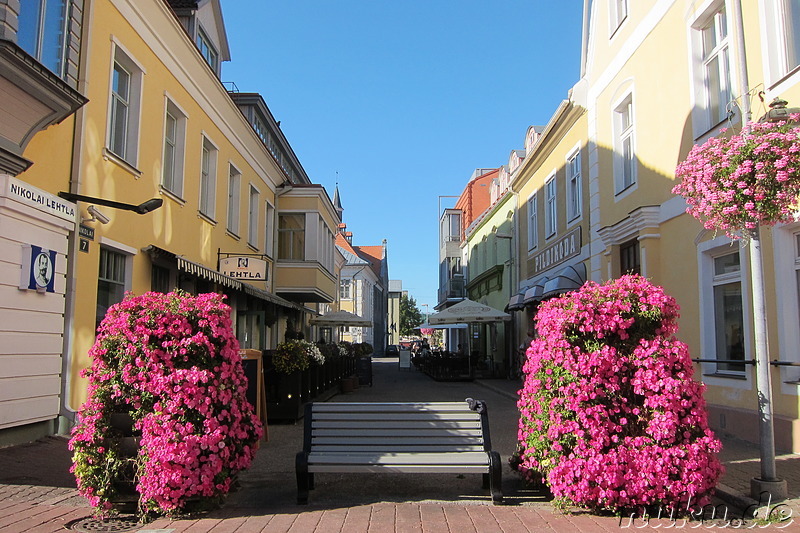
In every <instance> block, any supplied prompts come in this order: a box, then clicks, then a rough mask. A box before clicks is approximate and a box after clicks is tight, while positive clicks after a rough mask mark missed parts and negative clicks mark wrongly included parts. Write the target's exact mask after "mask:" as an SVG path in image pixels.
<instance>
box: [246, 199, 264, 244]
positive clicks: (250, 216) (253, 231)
mask: <svg viewBox="0 0 800 533" xmlns="http://www.w3.org/2000/svg"><path fill="white" fill-rule="evenodd" d="M249 198H250V201H249V203H248V206H247V243H248V244H249V245H250V246H252V247H253V248H258V205H259V204H260V203H261V200H260V198H259V193H258V189H256V188H255V187H253V185H252V184H250V195H249Z"/></svg>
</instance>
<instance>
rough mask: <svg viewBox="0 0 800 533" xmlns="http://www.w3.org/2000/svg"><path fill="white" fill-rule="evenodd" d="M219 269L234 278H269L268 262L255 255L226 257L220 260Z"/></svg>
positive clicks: (255, 279) (258, 279)
mask: <svg viewBox="0 0 800 533" xmlns="http://www.w3.org/2000/svg"><path fill="white" fill-rule="evenodd" d="M219 271H220V273H221V274H225V275H226V276H229V277H231V278H234V279H243V280H248V281H266V280H267V262H266V261H265V260H263V259H257V258H255V257H236V256H234V257H226V258H224V259H220V261H219Z"/></svg>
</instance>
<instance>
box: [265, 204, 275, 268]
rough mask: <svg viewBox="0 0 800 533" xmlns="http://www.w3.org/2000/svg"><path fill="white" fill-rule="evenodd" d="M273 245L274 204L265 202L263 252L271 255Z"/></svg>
mask: <svg viewBox="0 0 800 533" xmlns="http://www.w3.org/2000/svg"><path fill="white" fill-rule="evenodd" d="M274 246H275V206H273V205H272V204H271V203H269V202H267V203H266V207H265V209H264V253H265V254H267V255H268V256H269V257H272V254H273V247H274Z"/></svg>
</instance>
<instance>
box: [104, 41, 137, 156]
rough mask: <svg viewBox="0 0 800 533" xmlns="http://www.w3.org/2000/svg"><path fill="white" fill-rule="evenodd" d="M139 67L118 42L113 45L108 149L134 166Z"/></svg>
mask: <svg viewBox="0 0 800 533" xmlns="http://www.w3.org/2000/svg"><path fill="white" fill-rule="evenodd" d="M141 87H142V70H141V69H140V68H139V67H138V66H137V64H136V63H135V62H134V61H133V60H132V59H131V58H130V56H128V55H127V54H126V53H125V52H124V51H123V50H122V49H121V48H120V47H119V46H115V47H114V66H113V68H112V73H111V99H110V102H109V114H108V117H109V118H108V146H107V148H108V150H109V151H110V152H112V153H113V154H114V155H116V156H117V157H119V158H120V159H122V160H123V161H125V162H127V163H128V164H130V165H131V166H134V167H135V166H136V163H137V158H138V148H139V106H140V103H139V102H140V97H141Z"/></svg>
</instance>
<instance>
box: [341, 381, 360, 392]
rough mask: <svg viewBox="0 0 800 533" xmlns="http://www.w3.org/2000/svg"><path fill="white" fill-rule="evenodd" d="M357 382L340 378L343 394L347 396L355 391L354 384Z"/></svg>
mask: <svg viewBox="0 0 800 533" xmlns="http://www.w3.org/2000/svg"><path fill="white" fill-rule="evenodd" d="M356 382H357V380H354V379H353V378H342V381H341V387H342V392H343V393H344V394H349V393H351V392H353V391H354V390H355V383H356Z"/></svg>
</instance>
